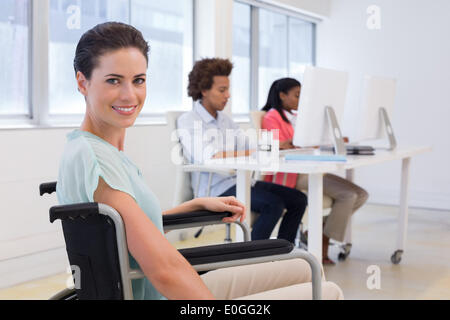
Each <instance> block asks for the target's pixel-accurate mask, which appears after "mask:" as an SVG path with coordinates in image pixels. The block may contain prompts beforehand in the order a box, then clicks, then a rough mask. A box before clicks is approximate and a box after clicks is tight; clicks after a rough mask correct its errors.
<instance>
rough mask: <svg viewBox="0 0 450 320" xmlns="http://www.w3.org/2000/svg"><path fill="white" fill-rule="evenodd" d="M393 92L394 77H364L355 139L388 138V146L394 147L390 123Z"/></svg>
mask: <svg viewBox="0 0 450 320" xmlns="http://www.w3.org/2000/svg"><path fill="white" fill-rule="evenodd" d="M395 92H396V80H395V79H391V78H383V77H374V76H365V77H364V89H363V95H362V109H361V111H360V112H361V117H360V120H359V121H358V124H359V130H358V133H357V136H356V140H357V141H365V140H377V139H386V138H388V139H389V143H390V148H391V149H394V148H395V145H396V142H395V137H394V133H393V130H392V125H391V119H392V113H393V109H394V102H395Z"/></svg>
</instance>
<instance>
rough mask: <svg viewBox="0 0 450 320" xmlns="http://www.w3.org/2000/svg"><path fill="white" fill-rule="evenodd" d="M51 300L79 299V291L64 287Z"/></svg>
mask: <svg viewBox="0 0 450 320" xmlns="http://www.w3.org/2000/svg"><path fill="white" fill-rule="evenodd" d="M49 300H78V296H77V292H76V291H75V289H64V290H63V291H60V292H58V293H57V294H55V295H54V296H53V297H51V298H50V299H49Z"/></svg>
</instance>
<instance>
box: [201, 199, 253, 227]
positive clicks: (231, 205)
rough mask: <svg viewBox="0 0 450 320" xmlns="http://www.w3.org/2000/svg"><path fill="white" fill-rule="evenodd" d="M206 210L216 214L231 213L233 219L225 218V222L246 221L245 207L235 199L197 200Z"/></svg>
mask: <svg viewBox="0 0 450 320" xmlns="http://www.w3.org/2000/svg"><path fill="white" fill-rule="evenodd" d="M196 200H197V201H199V204H200V205H201V206H202V208H203V209H204V210H208V211H214V212H227V211H228V212H231V213H232V214H233V215H232V216H231V217H226V218H223V220H222V221H223V222H227V223H228V222H234V221H236V220H237V219H239V218H240V222H244V220H245V206H244V205H243V204H242V203H241V202H239V201H238V200H237V199H236V198H235V197H216V198H197V199H196Z"/></svg>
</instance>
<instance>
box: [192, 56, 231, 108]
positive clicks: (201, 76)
mask: <svg viewBox="0 0 450 320" xmlns="http://www.w3.org/2000/svg"><path fill="white" fill-rule="evenodd" d="M232 69H233V64H232V63H231V61H230V60H228V59H220V58H213V59H202V60H199V61H197V62H196V63H195V65H194V68H193V69H192V71H191V73H189V85H188V88H187V89H188V95H189V96H190V97H192V99H193V100H194V101H197V100H200V99H201V98H202V97H203V96H202V91H203V90H209V89H211V87H212V85H213V80H214V76H226V77H228V76H229V75H230V74H231V70H232Z"/></svg>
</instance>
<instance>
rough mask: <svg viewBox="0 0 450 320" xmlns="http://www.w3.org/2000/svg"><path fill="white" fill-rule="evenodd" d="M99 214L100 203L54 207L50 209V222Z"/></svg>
mask: <svg viewBox="0 0 450 320" xmlns="http://www.w3.org/2000/svg"><path fill="white" fill-rule="evenodd" d="M94 214H99V209H98V203H96V202H89V203H77V204H70V205H64V206H54V207H51V208H50V222H51V223H53V222H54V221H55V220H58V219H61V220H66V219H72V220H73V219H75V218H79V217H81V218H86V217H87V216H90V215H94Z"/></svg>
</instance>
